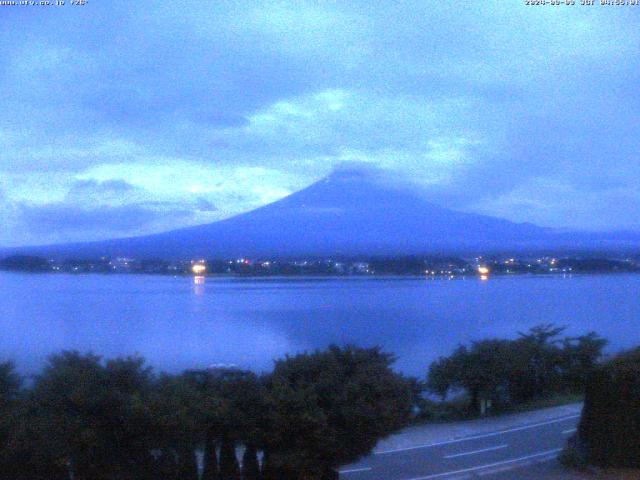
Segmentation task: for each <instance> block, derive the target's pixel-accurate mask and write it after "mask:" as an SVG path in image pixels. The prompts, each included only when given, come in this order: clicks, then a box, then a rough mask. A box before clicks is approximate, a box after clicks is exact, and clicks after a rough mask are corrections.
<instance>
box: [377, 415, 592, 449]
mask: <svg viewBox="0 0 640 480" xmlns="http://www.w3.org/2000/svg"><path fill="white" fill-rule="evenodd" d="M579 417H580V414H576V415H568V416H566V417H561V418H556V419H553V420H547V421H546V422H539V423H532V424H531V425H524V426H522V427H515V428H508V429H506V430H499V431H497V432H491V433H484V434H481V435H472V436H470V437H464V438H459V439H456V440H446V441H444V442H436V443H429V444H426V445H416V446H413V447H404V448H393V449H390V450H381V451H378V452H373V454H374V455H385V454H387V453H396V452H404V451H407V450H417V449H420V448H430V447H438V446H440V445H450V444H452V443H459V442H467V441H469V440H477V439H479V438H487V437H494V436H496V435H502V434H503V433H510V432H519V431H521V430H528V429H530V428H536V427H542V426H544V425H551V424H553V423H559V422H564V421H565V420H571V419H574V418H579Z"/></svg>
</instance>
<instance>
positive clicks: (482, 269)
mask: <svg viewBox="0 0 640 480" xmlns="http://www.w3.org/2000/svg"><path fill="white" fill-rule="evenodd" d="M489 271H490V270H489V268H487V267H482V266H481V267H478V273H479V274H480V275H489Z"/></svg>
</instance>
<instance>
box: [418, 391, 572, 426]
mask: <svg viewBox="0 0 640 480" xmlns="http://www.w3.org/2000/svg"><path fill="white" fill-rule="evenodd" d="M583 400H584V395H582V394H560V393H559V394H555V395H549V396H545V397H540V398H536V399H534V400H531V401H529V402H526V403H521V404H518V405H510V406H502V407H500V408H496V409H494V410H492V411H490V412H489V413H487V414H486V415H483V416H481V415H480V414H479V413H478V412H474V413H469V401H468V399H467V398H465V397H464V396H460V397H458V398H456V399H453V400H447V401H445V402H436V401H433V400H425V402H424V404H423V406H422V411H421V413H420V414H419V415H418V416H417V417H416V418H415V419H414V422H413V424H414V425H425V424H428V423H446V422H456V421H461V420H472V419H475V418H487V417H496V416H500V415H506V414H509V413H523V412H530V411H534V410H541V409H543V408H550V407H559V406H562V405H571V404H573V403H580V402H582V401H583Z"/></svg>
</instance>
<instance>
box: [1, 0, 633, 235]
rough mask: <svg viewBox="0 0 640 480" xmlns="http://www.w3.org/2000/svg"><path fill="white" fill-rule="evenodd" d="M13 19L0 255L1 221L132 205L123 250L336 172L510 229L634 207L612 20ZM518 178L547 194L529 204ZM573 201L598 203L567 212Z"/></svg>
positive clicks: (209, 9)
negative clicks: (354, 168)
mask: <svg viewBox="0 0 640 480" xmlns="http://www.w3.org/2000/svg"><path fill="white" fill-rule="evenodd" d="M27 10H28V9H7V12H3V16H2V20H0V22H2V26H3V28H2V29H0V41H2V42H3V44H5V45H12V48H11V49H9V50H7V52H6V55H4V56H3V57H2V58H1V59H0V149H1V150H0V151H1V152H2V156H1V157H0V187H1V188H3V189H4V190H5V196H4V199H0V212H2V213H0V215H2V216H3V217H2V218H4V219H5V223H4V226H5V232H3V233H0V244H2V243H5V244H6V243H19V242H20V241H21V240H22V239H31V240H34V239H35V240H37V239H38V238H39V234H36V233H35V232H36V231H37V230H38V226H37V225H33V227H31V226H29V225H28V224H27V220H26V219H27V217H28V218H32V220H34V221H35V220H36V217H35V216H34V217H29V215H28V214H26V213H25V218H24V219H23V221H20V222H18V221H17V220H18V219H17V218H16V215H17V214H16V211H17V209H16V208H17V207H16V206H18V205H23V206H24V205H26V206H28V208H34V209H37V208H45V207H46V206H49V207H46V208H53V207H50V206H52V205H53V206H58V207H57V208H61V209H63V208H68V209H70V210H69V211H71V210H73V209H80V210H82V211H84V210H86V209H89V208H96V209H97V208H98V207H100V208H105V209H107V210H108V211H111V210H109V209H113V208H131V209H132V210H133V209H134V207H136V208H139V209H143V210H144V209H147V210H150V212H147V213H148V217H147V218H155V216H154V215H155V214H156V213H158V217H157V220H155V221H154V222H153V223H151V224H149V223H147V224H143V223H142V219H143V218H144V215H143V214H139V216H138V217H137V218H138V219H139V220H138V222H137V223H138V225H139V227H133V226H132V227H131V230H130V232H131V233H134V232H136V228H138V230H137V233H145V232H147V231H150V230H153V229H155V228H162V227H167V228H168V227H171V226H183V225H189V224H192V223H193V222H206V221H212V220H215V219H218V218H224V217H226V216H229V215H233V214H235V213H239V212H242V211H246V210H248V209H250V208H255V207H258V206H260V205H262V204H264V203H267V202H270V201H273V200H277V199H278V198H281V197H282V196H284V195H286V194H288V193H290V192H292V191H294V190H297V189H300V188H303V187H305V186H306V185H308V184H310V183H312V182H313V181H316V180H318V179H320V178H322V177H323V176H325V175H327V174H328V173H330V172H331V171H332V169H333V168H334V167H336V166H337V165H340V164H342V163H343V162H361V163H365V164H368V165H371V166H375V167H377V168H382V169H383V170H385V171H386V172H388V173H389V175H394V176H398V177H400V176H403V175H404V176H406V177H409V178H410V179H411V180H412V181H413V182H414V183H417V184H419V185H421V187H422V189H423V191H424V193H425V195H427V196H428V197H429V198H430V199H431V200H433V201H436V202H438V203H441V204H445V205H447V206H450V207H455V208H458V209H463V210H474V211H483V212H484V213H489V214H495V215H501V216H506V217H507V218H511V219H519V220H530V221H536V222H538V223H541V224H545V225H552V224H556V223H558V222H559V221H560V220H559V219H563V220H562V221H564V220H567V221H568V220H575V222H576V224H577V225H579V226H580V225H582V226H584V227H588V226H592V225H609V226H611V227H615V226H616V225H617V226H628V225H633V224H634V222H635V220H634V218H635V217H637V215H636V214H635V213H634V212H633V211H632V210H630V209H620V208H619V206H618V205H619V202H620V201H621V200H624V199H631V201H630V203H629V205H635V203H634V202H633V198H636V194H637V192H638V189H639V185H638V182H637V180H635V179H637V178H640V161H639V159H638V154H637V152H638V151H640V137H638V135H637V131H636V127H635V125H637V124H638V123H640V113H639V112H640V97H638V96H637V95H634V94H633V88H632V86H633V85H637V84H638V83H640V55H639V54H638V51H637V49H636V48H635V46H636V45H637V44H638V41H640V33H639V32H640V29H638V22H637V19H636V18H635V17H634V16H633V15H628V12H627V9H606V8H597V7H595V8H586V7H585V8H583V7H580V6H576V7H575V8H573V7H567V8H552V9H549V8H546V9H545V8H541V9H535V8H528V7H526V6H525V5H523V4H517V5H516V4H514V5H511V4H509V5H506V4H503V3H500V2H488V3H482V4H477V5H473V6H464V7H462V6H461V5H459V4H455V3H451V4H446V5H444V4H443V5H439V6H438V8H437V9H434V8H433V6H432V5H429V4H427V3H425V2H417V1H416V2H393V1H384V0H383V1H380V2H376V3H375V5H372V4H371V3H370V2H364V1H362V2H361V1H354V2H313V1H300V2H294V3H287V2H280V1H266V2H260V3H255V2H242V1H224V0H223V1H219V2H211V3H207V4H206V5H204V4H203V5H198V6H197V7H195V8H194V7H193V4H192V3H189V2H180V1H174V2H165V3H162V4H161V5H157V6H155V7H154V9H152V10H150V9H149V8H148V7H147V6H145V5H142V4H138V3H135V2H134V3H132V2H127V1H123V2H120V1H113V2H108V3H107V2H105V3H99V4H98V3H96V4H95V5H93V6H91V8H84V9H71V8H69V9H67V11H65V12H64V14H63V15H60V12H58V11H57V10H55V11H54V10H52V11H46V12H45V11H42V12H38V13H37V14H35V13H34V12H31V11H27ZM140 19H144V21H140ZM621 38H624V39H626V40H625V41H620V39H621ZM543 43H544V44H546V45H552V46H553V47H552V48H541V47H540V45H541V44H543ZM540 178H545V179H553V180H554V181H555V182H556V183H558V181H560V180H561V182H560V183H562V185H564V187H563V189H561V190H555V191H554V190H553V189H552V188H548V189H542V188H537V187H532V185H536V182H539V181H540V180H539V179H540ZM78 182H80V183H78ZM81 182H88V183H84V184H83V183H81ZM92 182H93V183H92ZM111 182H115V183H111ZM117 182H126V184H124V183H120V184H118V183H117ZM550 183H553V182H551V181H550ZM569 192H570V193H569ZM621 192H624V193H621ZM560 196H563V197H562V198H563V199H564V201H557V198H560ZM594 198H599V199H600V203H599V205H598V208H591V209H584V210H583V211H582V213H581V214H580V215H569V214H567V212H572V211H574V210H575V209H574V210H572V208H570V207H572V206H573V205H576V204H577V205H579V204H585V205H594V206H595V203H598V202H595V201H594ZM569 200H570V202H571V203H568V202H569ZM523 202H525V203H526V204H527V205H528V207H527V208H526V209H524V208H523V207H522V205H523V204H524V203H523ZM25 208H27V207H25ZM28 208H27V209H28ZM180 211H191V212H194V213H193V215H192V216H189V215H186V216H184V215H182V216H181V215H176V216H173V213H172V212H180ZM525 211H526V212H527V213H526V214H525V213H524V212H525ZM163 212H164V214H166V216H167V217H166V218H171V219H172V220H171V221H166V222H164V221H163V220H162V218H163ZM53 213H54V212H52V214H53ZM34 215H35V214H34ZM105 215H106V214H105ZM59 216H60V218H64V215H62V213H60V214H59ZM96 216H98V213H97V212H96ZM130 218H132V219H133V218H136V216H135V215H134V213H133V211H132V212H131V214H130ZM113 221H114V222H116V225H125V224H130V225H133V224H135V223H136V222H134V221H131V222H129V223H127V222H122V223H121V224H118V223H117V219H114V220H113ZM68 223H70V220H69V222H68ZM80 223H82V222H80ZM85 224H86V225H87V228H89V224H90V221H89V220H87V221H86V223H85ZM118 228H123V227H118ZM74 232H77V233H76V234H75V235H78V236H85V237H90V236H91V235H92V233H91V232H89V230H87V232H85V233H83V232H82V231H81V229H80V228H77V229H75V230H74ZM54 234H55V232H53V233H52V237H53V236H54ZM65 238H66V237H65Z"/></svg>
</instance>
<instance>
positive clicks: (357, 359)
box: [265, 346, 413, 480]
mask: <svg viewBox="0 0 640 480" xmlns="http://www.w3.org/2000/svg"><path fill="white" fill-rule="evenodd" d="M393 362H394V357H393V356H391V355H389V354H386V353H383V352H381V351H380V349H379V348H371V349H362V348H356V347H352V346H349V347H345V348H340V347H337V346H331V347H329V349H328V350H326V351H316V352H315V353H312V354H300V355H296V356H294V357H286V358H285V359H283V360H278V361H277V362H276V365H275V368H274V371H273V373H272V375H271V377H270V378H269V380H268V406H269V410H268V412H267V424H268V435H267V438H266V442H265V448H266V451H267V459H268V460H267V463H268V468H269V469H270V470H271V472H272V473H271V474H273V472H278V475H279V477H280V478H285V477H291V478H296V479H305V480H306V479H321V478H322V479H323V478H331V477H333V476H334V475H335V473H334V471H333V470H334V469H335V468H337V467H338V466H339V465H342V464H345V463H349V462H352V461H355V460H357V459H358V458H359V457H361V456H362V455H365V454H367V453H368V452H370V451H371V449H372V448H373V447H374V446H375V445H376V443H377V442H378V440H379V439H380V438H382V437H385V436H387V435H389V434H390V433H392V432H393V431H395V430H397V429H399V428H402V427H403V426H405V425H406V423H407V421H408V420H409V418H410V415H411V408H412V405H413V402H412V400H413V398H412V382H410V381H409V380H408V379H406V378H404V377H402V376H401V375H399V374H396V373H394V372H393V371H392V370H391V365H392V363H393Z"/></svg>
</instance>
